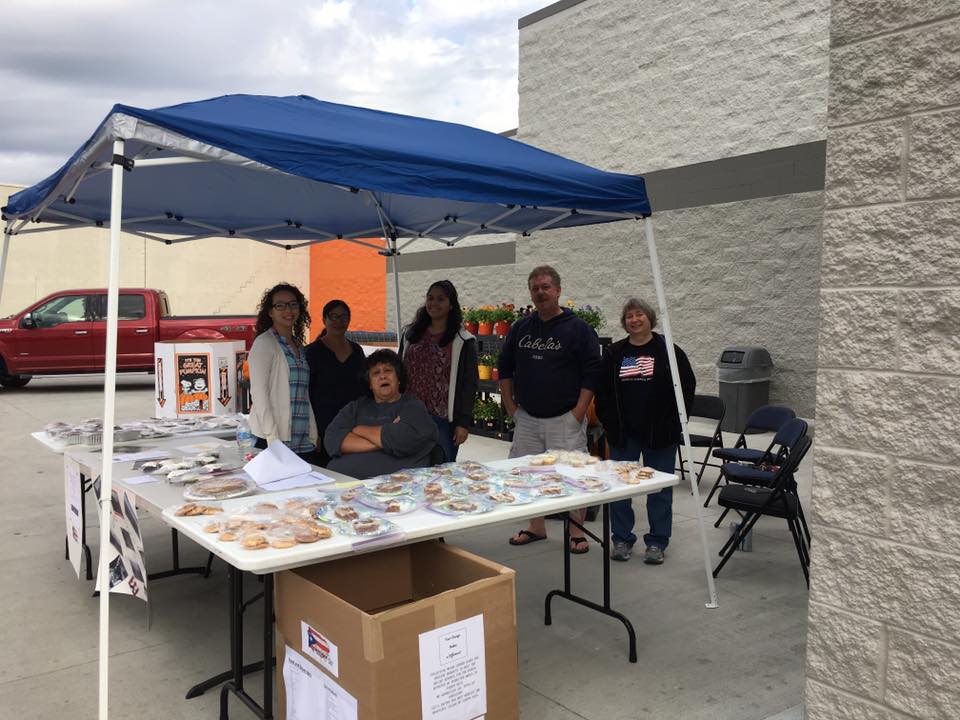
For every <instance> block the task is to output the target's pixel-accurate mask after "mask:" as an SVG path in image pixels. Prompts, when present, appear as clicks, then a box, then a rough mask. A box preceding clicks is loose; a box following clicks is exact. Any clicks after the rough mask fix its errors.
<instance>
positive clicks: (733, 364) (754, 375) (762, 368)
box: [717, 347, 773, 433]
mask: <svg viewBox="0 0 960 720" xmlns="http://www.w3.org/2000/svg"><path fill="white" fill-rule="evenodd" d="M772 371H773V360H772V359H771V358H770V353H768V352H767V350H766V348H762V347H729V348H725V349H724V351H723V352H722V353H720V359H719V360H718V361H717V382H718V384H719V385H720V399H721V400H723V404H724V405H726V408H727V412H726V414H725V415H724V416H723V424H722V425H721V427H722V429H723V430H724V432H733V433H739V432H740V431H741V430H743V426H744V425H745V424H746V422H747V418H748V417H750V413H752V412H753V411H754V410H756V409H757V408H758V407H761V406H763V405H767V404H768V402H769V398H770V374H771V373H772Z"/></svg>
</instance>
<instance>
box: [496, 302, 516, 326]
mask: <svg viewBox="0 0 960 720" xmlns="http://www.w3.org/2000/svg"><path fill="white" fill-rule="evenodd" d="M491 315H492V318H493V322H508V323H512V322H513V321H514V320H516V319H517V313H516V310H514V307H513V305H512V304H511V303H504V304H502V305H497V306H496V307H495V308H494V309H493V312H492V313H491Z"/></svg>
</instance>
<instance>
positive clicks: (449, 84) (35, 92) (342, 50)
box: [0, 0, 547, 184]
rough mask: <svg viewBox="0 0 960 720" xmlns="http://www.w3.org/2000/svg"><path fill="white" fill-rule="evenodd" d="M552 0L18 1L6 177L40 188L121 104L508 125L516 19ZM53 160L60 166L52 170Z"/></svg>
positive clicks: (4, 28)
mask: <svg viewBox="0 0 960 720" xmlns="http://www.w3.org/2000/svg"><path fill="white" fill-rule="evenodd" d="M545 4H547V3H546V0H486V1H485V2H482V3H473V4H470V3H464V2H461V1H460V0H342V1H339V2H338V1H337V0H318V1H317V2H312V3H310V2H296V3H294V2H273V3H270V4H266V3H262V2H253V0H237V1H235V2H231V3H229V4H227V3H220V2H213V1H212V0H206V1H203V0H201V1H198V2H180V1H178V0H177V1H170V2H160V1H158V0H126V1H121V0H87V1H86V2H84V3H75V2H72V1H71V0H32V1H31V2H29V3H28V2H24V1H23V0H7V1H6V2H5V3H4V10H3V13H2V16H0V21H2V22H0V47H3V48H4V51H3V53H0V83H2V85H3V88H4V95H5V96H6V97H7V98H15V101H14V102H7V103H5V104H3V105H0V127H2V128H3V129H4V132H3V133H2V134H0V181H13V182H21V183H27V184H29V183H33V182H36V181H37V180H39V179H42V178H43V177H45V176H46V175H48V174H49V173H50V172H52V171H53V170H54V169H56V167H58V166H59V165H60V163H62V162H63V161H64V160H65V159H66V158H67V156H68V155H69V154H70V153H71V152H73V150H75V149H76V148H77V147H78V146H79V145H80V143H82V142H83V141H84V140H85V139H86V138H87V137H88V136H89V135H90V134H91V133H92V132H93V130H94V129H95V128H96V126H97V124H98V123H99V122H100V120H102V119H103V117H104V116H105V115H106V114H107V113H108V112H109V110H110V108H111V107H112V106H113V105H114V104H115V103H124V104H127V105H134V106H140V107H160V106H164V105H170V104H174V103H179V102H187V101H191V100H199V99H202V98H206V97H212V96H216V95H222V94H228V93H240V92H243V93H261V94H271V95H293V94H301V93H303V94H307V95H312V96H314V97H317V98H320V99H323V100H330V101H333V102H342V103H348V104H354V105H363V106H367V107H374V108H379V109H385V110H391V111H394V112H402V113H409V114H416V115H424V116H427V117H434V118H439V119H443V120H451V121H455V122H462V123H467V124H470V125H476V126H478V127H483V128H485V129H488V130H495V131H499V130H505V129H508V128H511V127H514V126H515V125H516V104H517V98H516V72H517V19H518V18H519V17H521V16H523V15H525V14H527V13H529V12H532V11H533V10H536V9H538V8H540V7H542V6H543V5H545ZM51 160H52V162H51Z"/></svg>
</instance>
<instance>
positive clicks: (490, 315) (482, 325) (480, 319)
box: [477, 305, 496, 335]
mask: <svg viewBox="0 0 960 720" xmlns="http://www.w3.org/2000/svg"><path fill="white" fill-rule="evenodd" d="M495 310H496V308H494V307H493V305H481V306H480V307H478V308H477V324H478V328H477V332H478V333H479V334H480V335H493V322H494V312H495Z"/></svg>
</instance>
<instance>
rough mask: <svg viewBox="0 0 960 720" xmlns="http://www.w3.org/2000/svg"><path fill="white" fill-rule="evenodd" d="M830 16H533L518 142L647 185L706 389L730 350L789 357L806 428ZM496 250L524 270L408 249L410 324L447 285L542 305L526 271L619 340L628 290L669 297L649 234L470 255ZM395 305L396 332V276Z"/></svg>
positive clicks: (670, 285) (779, 381) (732, 0)
mask: <svg viewBox="0 0 960 720" xmlns="http://www.w3.org/2000/svg"><path fill="white" fill-rule="evenodd" d="M828 11H829V0H808V1H806V2H803V3H769V2H765V1H764V0H751V1H746V0H722V1H721V2H716V3H710V4H707V5H704V4H703V3H696V2H681V3H671V4H667V5H665V4H663V3H657V2H654V1H653V0H642V1H638V0H581V1H580V2H576V1H571V0H564V1H563V2H559V3H555V4H553V5H549V6H547V7H545V8H543V9H542V10H540V11H538V12H536V13H533V14H532V15H529V16H527V17H525V18H522V19H521V20H520V22H519V26H520V80H519V91H520V125H519V128H518V131H517V134H516V137H517V139H518V140H521V141H523V142H527V143H530V144H533V145H536V146H538V147H542V148H544V149H547V150H550V151H554V152H558V153H560V154H563V155H566V156H568V157H571V158H574V159H576V160H580V161H582V162H585V163H588V164H591V165H595V166H596V167H599V168H602V169H605V170H615V171H620V172H625V173H633V174H643V175H644V176H645V177H646V178H647V184H648V190H649V193H650V196H651V202H652V205H653V210H654V218H655V223H656V230H657V239H658V249H659V252H660V260H661V263H662V265H663V269H664V280H665V284H666V290H667V300H668V303H669V306H670V311H671V320H672V322H673V325H674V332H675V333H676V341H677V343H678V344H679V345H681V347H683V348H684V349H685V350H686V351H687V353H688V354H689V355H690V356H691V359H692V361H693V362H694V364H695V368H696V371H697V380H698V385H699V387H700V388H701V389H703V390H705V391H707V392H710V391H713V390H715V389H716V380H715V371H714V366H713V364H714V362H715V361H716V359H717V358H718V357H719V355H720V351H721V350H722V349H723V347H725V346H727V345H735V344H748V345H763V346H765V347H767V348H768V349H769V350H770V352H771V354H772V355H773V358H774V362H775V363H776V369H775V373H774V377H773V380H772V383H771V401H772V402H778V403H783V404H787V405H790V406H792V407H794V408H795V409H796V411H797V412H798V413H799V414H800V415H803V416H805V417H812V416H813V414H814V386H815V372H816V362H817V356H816V337H817V325H818V322H819V314H818V305H817V292H818V289H819V269H820V247H821V219H822V202H823V199H822V198H823V196H822V188H823V158H824V138H825V136H826V102H827V73H828V53H827V45H828V15H829V12H828ZM489 243H504V244H509V245H512V247H513V248H514V252H515V264H513V265H511V264H510V263H509V262H504V260H503V257H502V256H501V257H500V258H499V259H498V260H497V261H496V262H491V263H490V264H486V263H485V262H484V261H482V260H476V259H474V260H471V261H470V263H469V265H465V266H462V267H460V268H452V267H450V262H449V260H447V259H446V258H444V256H443V253H444V252H446V250H445V249H436V246H435V245H433V244H431V243H430V242H425V241H419V242H416V243H413V244H412V245H410V246H409V247H408V248H407V250H406V257H407V258H408V259H405V258H404V257H401V259H400V263H399V269H400V275H401V281H400V286H401V301H400V302H401V308H402V309H403V311H404V312H403V316H404V319H406V318H408V317H410V316H412V313H413V311H414V310H415V309H416V307H417V306H418V305H419V304H420V303H421V302H422V300H423V295H424V292H425V290H426V287H427V286H428V285H429V283H430V282H431V281H432V280H435V279H437V278H441V277H448V278H450V279H451V280H453V281H454V282H455V283H456V284H457V286H458V288H460V290H461V301H462V302H463V303H464V304H468V305H474V304H480V303H485V302H494V303H495V302H514V303H517V304H526V303H527V302H529V298H528V296H527V294H526V292H525V282H526V275H527V272H528V270H529V269H530V268H531V267H533V266H534V265H537V264H541V263H544V262H546V263H551V264H554V265H555V266H556V267H557V268H558V270H559V271H560V273H561V276H562V277H563V278H564V281H563V290H564V298H563V299H564V300H566V299H567V298H570V299H573V300H574V301H575V302H576V303H578V304H584V303H590V304H594V305H600V306H601V307H602V308H603V309H604V312H605V314H606V316H607V320H608V322H607V324H606V326H605V327H604V328H603V331H602V332H603V333H605V334H611V335H614V336H617V335H620V334H621V332H622V331H621V330H620V328H619V326H618V324H617V320H618V316H619V309H620V307H621V305H622V303H623V301H624V300H625V299H626V298H627V297H628V296H630V295H635V294H640V295H646V296H647V297H650V298H651V299H654V298H653V287H652V280H651V277H650V272H649V264H648V259H647V255H646V247H645V244H643V243H642V238H641V236H640V229H639V227H638V226H637V225H636V224H635V223H629V222H621V223H612V224H609V225H603V226H593V227H590V228H585V229H581V230H552V231H546V232H541V233H535V234H534V235H533V236H532V237H530V238H519V239H518V238H516V237H514V236H497V237H493V238H474V239H470V240H467V241H465V242H464V243H463V245H464V246H474V247H476V246H479V245H483V244H489ZM459 247H460V246H459V245H458V248H459ZM414 253H416V254H418V257H417V258H416V260H415V261H411V260H409V258H410V257H411V256H412V254H414ZM420 253H423V256H420ZM431 263H432V264H433V265H432V266H431ZM405 265H407V267H408V268H409V267H411V266H412V267H415V268H416V269H405ZM431 267H432V268H433V269H430V268H431ZM387 271H388V273H389V272H390V265H389V262H388V263H387ZM388 305H389V307H388V310H387V313H388V317H387V322H388V325H390V326H391V327H392V326H393V324H394V321H393V312H394V311H393V309H392V308H393V283H392V278H391V277H389V275H388Z"/></svg>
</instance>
